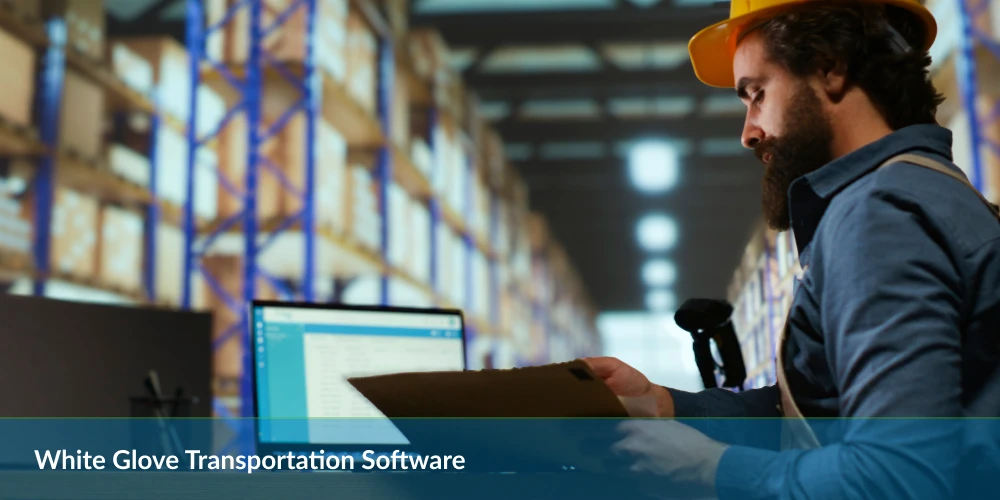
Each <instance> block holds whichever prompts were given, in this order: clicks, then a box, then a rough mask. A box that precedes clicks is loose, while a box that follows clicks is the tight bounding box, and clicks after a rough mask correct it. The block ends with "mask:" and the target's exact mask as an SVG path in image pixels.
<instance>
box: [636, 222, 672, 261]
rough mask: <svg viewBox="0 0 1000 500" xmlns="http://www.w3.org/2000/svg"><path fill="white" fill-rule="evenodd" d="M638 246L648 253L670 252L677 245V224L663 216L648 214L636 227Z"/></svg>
mask: <svg viewBox="0 0 1000 500" xmlns="http://www.w3.org/2000/svg"><path fill="white" fill-rule="evenodd" d="M636 236H637V238H638V239H639V245H640V246H641V247H642V248H644V249H645V250H647V251H650V252H663V251H666V250H670V249H671V248H673V247H674V245H676V244H677V223H676V222H674V220H673V219H672V218H670V217H667V216H666V215H663V214H649V215H646V216H645V217H643V218H642V219H639V224H638V225H637V226H636Z"/></svg>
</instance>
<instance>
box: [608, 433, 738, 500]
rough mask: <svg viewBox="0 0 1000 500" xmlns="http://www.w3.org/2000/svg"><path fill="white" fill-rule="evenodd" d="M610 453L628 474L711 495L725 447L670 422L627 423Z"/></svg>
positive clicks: (699, 493) (699, 494) (697, 493)
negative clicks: (663, 481)
mask: <svg viewBox="0 0 1000 500" xmlns="http://www.w3.org/2000/svg"><path fill="white" fill-rule="evenodd" d="M618 431H619V432H621V433H622V434H623V435H624V437H623V438H622V439H621V440H620V441H618V442H617V443H615V444H614V445H613V446H612V448H611V451H612V452H613V453H614V454H615V455H616V456H618V458H619V460H621V461H622V465H623V466H624V467H625V468H626V469H627V471H628V472H630V473H632V474H636V475H638V476H640V477H643V476H645V477H648V478H650V479H665V480H668V481H669V482H670V483H672V484H675V485H676V487H677V488H680V489H684V490H691V491H690V492H689V493H694V494H695V495H696V496H701V495H708V496H714V495H715V473H716V470H717V469H718V466H719V461H720V460H721V459H722V454H723V453H724V452H725V451H726V445H724V444H722V443H719V442H717V441H714V440H712V439H711V438H709V437H708V436H706V435H704V434H702V433H701V432H698V431H697V430H695V429H692V428H691V427H688V426H686V425H684V424H681V423H679V422H676V421H673V420H662V419H653V420H629V421H626V422H623V423H621V424H619V426H618Z"/></svg>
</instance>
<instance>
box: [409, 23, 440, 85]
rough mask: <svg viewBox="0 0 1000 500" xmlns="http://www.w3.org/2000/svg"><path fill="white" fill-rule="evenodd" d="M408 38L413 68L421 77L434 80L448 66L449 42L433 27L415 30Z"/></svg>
mask: <svg viewBox="0 0 1000 500" xmlns="http://www.w3.org/2000/svg"><path fill="white" fill-rule="evenodd" d="M407 39H408V41H409V43H408V46H409V47H410V57H411V58H412V60H413V68H414V70H415V71H416V72H417V76H419V77H420V78H421V79H423V80H425V81H433V79H434V78H435V75H436V74H437V73H438V72H439V71H441V70H443V69H446V68H448V65H449V49H448V44H447V42H445V40H444V38H443V37H442V36H441V33H440V32H438V31H437V30H433V29H419V30H413V31H410V33H409V36H408V37H407Z"/></svg>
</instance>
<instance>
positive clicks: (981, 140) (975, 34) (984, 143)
mask: <svg viewBox="0 0 1000 500" xmlns="http://www.w3.org/2000/svg"><path fill="white" fill-rule="evenodd" d="M957 1H958V3H959V11H960V14H961V16H960V17H961V24H962V32H961V36H960V37H959V38H960V39H961V44H960V47H959V52H958V54H957V63H958V64H956V65H955V68H956V70H957V72H958V75H957V77H958V82H959V88H960V91H961V93H962V105H963V107H964V108H965V112H966V114H967V115H968V119H969V135H970V139H971V143H972V144H971V146H972V165H970V168H971V169H972V172H973V174H972V176H971V177H972V183H973V185H974V186H975V187H976V189H978V190H980V191H983V189H984V187H985V183H984V179H983V177H984V175H983V174H984V168H983V166H984V165H983V149H985V148H988V149H989V150H990V152H992V154H993V155H996V156H998V157H1000V144H998V143H997V142H996V141H994V140H992V139H990V138H989V137H986V136H985V134H984V130H989V129H990V128H991V127H995V126H997V125H998V124H1000V102H997V103H994V105H993V108H992V109H991V110H990V111H989V112H988V113H987V114H985V115H984V116H983V115H981V113H980V110H979V109H978V107H977V102H978V97H979V84H980V82H979V81H978V79H979V75H978V68H977V57H976V52H977V48H978V47H979V46H982V47H983V48H985V49H986V50H988V51H989V53H990V54H992V56H993V57H994V58H996V59H997V60H1000V41H998V40H997V39H996V38H994V37H992V36H991V35H990V34H989V33H987V32H984V31H983V30H981V29H979V28H977V27H976V21H977V20H979V19H980V18H982V17H985V16H989V11H990V5H991V3H992V2H996V1H998V0H977V1H974V0H957Z"/></svg>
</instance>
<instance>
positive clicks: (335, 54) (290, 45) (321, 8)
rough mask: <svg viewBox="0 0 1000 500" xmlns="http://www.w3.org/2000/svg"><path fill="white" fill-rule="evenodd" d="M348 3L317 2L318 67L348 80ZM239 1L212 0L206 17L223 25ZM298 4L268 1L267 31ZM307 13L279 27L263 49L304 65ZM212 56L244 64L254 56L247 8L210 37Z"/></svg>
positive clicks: (298, 13) (286, 0)
mask: <svg viewBox="0 0 1000 500" xmlns="http://www.w3.org/2000/svg"><path fill="white" fill-rule="evenodd" d="M347 2H348V0H317V1H316V8H317V11H318V12H317V16H316V18H315V19H316V23H315V37H314V44H315V48H314V50H315V55H316V61H317V65H318V66H319V67H321V68H323V69H325V70H326V71H327V72H328V73H330V74H331V75H333V76H334V77H335V78H336V79H337V80H343V78H344V63H343V61H344V48H345V45H344V40H345V37H344V21H345V19H346V17H347V10H348V6H347ZM238 3H239V2H238V0H209V1H208V2H207V3H206V18H207V19H208V22H209V24H216V23H219V22H221V21H222V20H223V19H224V18H225V16H226V13H227V12H228V11H229V9H231V8H233V7H234V6H235V5H237V4H238ZM294 3H295V2H293V1H291V0H264V1H263V5H262V24H263V26H264V28H265V29H267V28H268V27H270V26H272V25H273V23H274V22H275V21H276V20H277V19H278V18H279V16H281V15H282V13H284V12H287V9H288V8H289V7H290V6H291V5H293V4H294ZM306 20H307V16H306V10H305V8H304V7H303V6H301V5H300V6H299V7H297V8H296V10H295V12H294V13H293V14H291V15H289V16H287V17H286V19H285V21H284V23H283V24H282V25H281V26H280V27H276V28H275V29H273V30H272V31H271V33H270V34H269V35H268V36H267V37H265V39H264V43H263V48H264V50H266V51H267V52H268V54H270V55H271V56H273V57H274V58H275V59H277V60H279V61H283V62H299V63H301V62H303V61H305V59H306V41H307V40H306V37H305V36H304V35H303V33H305V32H306V27H307V26H306ZM207 45H208V48H207V51H208V54H209V56H210V57H211V58H212V59H214V60H216V61H224V62H228V63H243V62H245V61H246V60H247V57H248V55H249V53H250V17H249V10H248V9H247V8H245V7H244V8H241V9H240V10H239V11H238V12H237V13H235V14H234V15H233V16H232V17H231V18H230V20H229V22H228V23H227V24H226V25H225V26H223V27H222V29H221V30H219V31H217V32H216V33H215V34H213V35H212V36H210V37H209V40H208V44H207Z"/></svg>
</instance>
